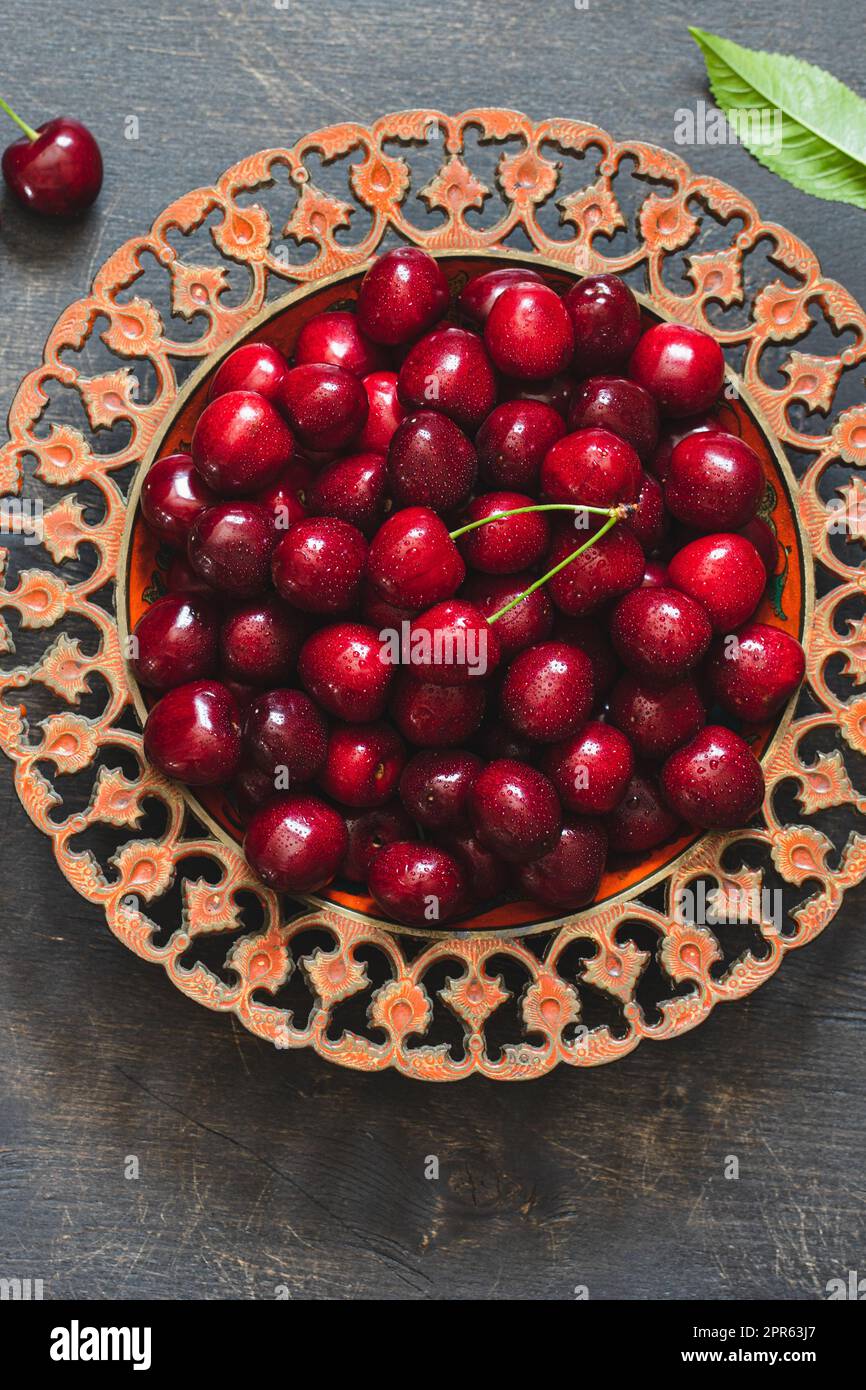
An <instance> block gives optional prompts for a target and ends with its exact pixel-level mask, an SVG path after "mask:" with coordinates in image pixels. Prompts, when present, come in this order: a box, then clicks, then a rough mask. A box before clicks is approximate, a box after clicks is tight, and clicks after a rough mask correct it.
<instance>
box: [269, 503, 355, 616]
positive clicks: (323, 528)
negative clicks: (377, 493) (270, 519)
mask: <svg viewBox="0 0 866 1390" xmlns="http://www.w3.org/2000/svg"><path fill="white" fill-rule="evenodd" d="M366 562H367V542H366V541H365V540H364V537H363V536H362V535H361V532H360V531H359V530H358V528H357V526H351V525H350V524H349V522H347V521H340V520H338V519H337V518H336V517H333V516H310V517H306V518H305V519H304V520H303V521H296V522H295V524H294V526H291V527H289V530H288V531H287V532H286V534H285V535H284V536H283V537H282V538H281V539H280V540H279V541H278V542H277V545H276V548H275V550H274V553H273V558H272V560H271V574H272V576H273V581H274V585H275V587H276V590H277V593H278V594H280V595H281V596H282V597H283V598H284V599H285V600H286V601H287V602H288V603H291V604H292V606H293V607H295V608H300V609H302V610H303V611H304V612H305V613H331V614H335V613H346V612H348V611H349V609H351V608H353V607H354V605H355V604H356V602H357V600H358V597H359V595H360V592H361V582H362V580H363V578H364V567H365V565H366Z"/></svg>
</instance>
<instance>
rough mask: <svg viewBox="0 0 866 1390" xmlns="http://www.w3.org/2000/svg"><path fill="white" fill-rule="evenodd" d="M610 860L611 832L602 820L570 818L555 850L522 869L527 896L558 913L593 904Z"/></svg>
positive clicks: (522, 879) (523, 887)
mask: <svg viewBox="0 0 866 1390" xmlns="http://www.w3.org/2000/svg"><path fill="white" fill-rule="evenodd" d="M606 860H607V832H606V831H605V828H604V826H603V825H602V824H601V822H600V821H595V820H588V819H580V820H566V821H565V822H564V823H563V826H562V829H561V830H560V832H559V839H558V840H557V842H556V844H555V845H554V846H553V849H550V850H548V851H547V853H546V854H542V855H541V856H540V857H539V858H538V859H535V860H533V862H532V863H531V864H523V865H522V866H521V868H520V871H519V880H520V887H521V889H522V890H523V892H524V893H525V894H526V895H527V897H530V898H534V899H535V901H536V902H539V903H543V905H544V906H545V907H548V908H554V909H555V910H556V911H558V912H575V911H576V910H577V909H578V908H579V907H586V905H587V903H591V902H592V900H593V898H594V897H595V895H596V893H597V892H598V885H599V883H600V882H601V876H602V874H603V873H604V866H605V862H606Z"/></svg>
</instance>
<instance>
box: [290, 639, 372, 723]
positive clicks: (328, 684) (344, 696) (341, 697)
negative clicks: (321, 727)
mask: <svg viewBox="0 0 866 1390" xmlns="http://www.w3.org/2000/svg"><path fill="white" fill-rule="evenodd" d="M393 669H394V668H393V666H392V665H391V664H390V661H389V660H388V652H387V647H386V646H385V644H384V643H383V642H382V641H381V639H380V637H379V634H378V633H377V632H376V630H375V628H372V627H368V626H367V625H366V624H365V623H334V624H333V625H332V626H331V627H323V628H319V630H318V632H314V633H313V634H312V636H310V637H308V638H307V640H306V642H305V643H304V645H303V647H302V648H301V654H300V656H299V657H298V674H299V675H300V677H301V680H302V682H303V684H304V686H305V688H306V689H307V690H308V691H309V692H310V694H311V695H312V696H313V699H314V700H317V701H318V703H319V704H320V705H321V706H322V709H324V710H326V711H327V712H328V714H332V715H334V716H335V717H336V718H337V719H344V720H346V721H347V722H348V723H350V724H371V723H373V721H374V720H376V719H381V717H382V715H383V714H384V712H385V705H386V704H387V701H388V690H389V687H390V684H391V677H392V675H393Z"/></svg>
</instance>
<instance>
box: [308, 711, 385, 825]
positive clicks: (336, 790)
mask: <svg viewBox="0 0 866 1390" xmlns="http://www.w3.org/2000/svg"><path fill="white" fill-rule="evenodd" d="M405 762H406V745H405V744H404V742H403V740H402V738H401V737H400V735H399V734H398V733H397V731H396V729H392V727H391V725H390V724H384V723H381V724H336V725H334V727H333V728H332V729H331V733H330V737H329V739H328V756H327V757H326V759H325V765H324V767H323V768H322V771H321V773H320V774H319V783H320V785H321V788H322V790H323V791H324V792H327V794H328V796H330V797H333V799H334V800H335V801H339V802H342V804H343V805H344V806H382V805H383V804H384V803H385V802H386V801H389V800H390V799H391V797H392V796H393V795H394V793H395V792H396V790H397V784H398V782H399V781H400V774H401V772H402V771H403V766H404V764H405Z"/></svg>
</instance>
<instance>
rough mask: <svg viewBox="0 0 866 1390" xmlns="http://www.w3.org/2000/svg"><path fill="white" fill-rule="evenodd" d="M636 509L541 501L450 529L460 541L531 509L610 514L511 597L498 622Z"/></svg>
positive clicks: (596, 514) (495, 614)
mask: <svg viewBox="0 0 866 1390" xmlns="http://www.w3.org/2000/svg"><path fill="white" fill-rule="evenodd" d="M633 511H634V506H633V505H630V504H628V503H623V504H622V505H620V506H618V507H584V506H581V505H580V504H579V503H577V502H541V503H539V504H538V505H537V506H534V507H514V508H513V509H512V510H511V511H508V512H491V514H490V516H483V517H482V518H481V519H480V521H470V522H468V523H467V524H466V526H461V527H459V528H458V530H456V531H450V532H449V535H450V536H451V539H452V541H456V540H459V538H460V537H461V536H465V535H466V533H467V531H477V530H478V527H479V526H488V525H489V524H490V522H491V521H502V520H504V519H505V517H509V516H525V515H526V514H527V513H528V512H574V513H575V514H576V513H577V512H588V513H592V514H593V515H594V516H606V517H607V521H606V522H605V523H604V525H603V526H602V527H600V528H599V530H598V531H596V533H595V535H594V536H590V538H589V540H587V541H584V543H583V545H581V546H578V548H577V550H573V551H572V553H571V554H570V555H566V557H565V559H564V560H560V562H559V564H558V565H554V566H553V569H551V570H548V571H547V574H543V575H542V576H541V578H540V579H536V580H535V582H534V583H532V584H530V585H529V588H528V589H524V590H523V593H522V594H518V595H517V597H516V598H513V599H509V601H508V603H506V604H504V605H503V606H502V608H500V609H498V611H497V612H496V613H494V614H493V615H492V616H491V617H489V618H488V619H487V621H488V623H495V622H496V620H497V618H501V617H503V616H504V614H506V613H510V612H511V610H512V608H516V607H517V605H518V603H522V602H523V600H524V599H525V598H528V597H529V595H530V594H534V593H535V590H536V589H540V588H541V586H542V585H543V584H546V583H547V581H548V580H549V579H553V577H554V575H556V574H559V572H560V571H561V570H564V569H565V568H566V567H567V566H568V565H570V564H571V562H572V560H576V559H577V557H578V555H583V553H584V551H586V550H589V548H590V546H593V545H595V543H596V541H600V540H601V538H602V536H604V535H606V533H607V532H608V531H609V530H610V528H611V527H612V526H615V525H616V523H617V522H618V521H623V520H624V519H625V518H626V517H627V516H629V515H630V514H631V513H632V512H633Z"/></svg>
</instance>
